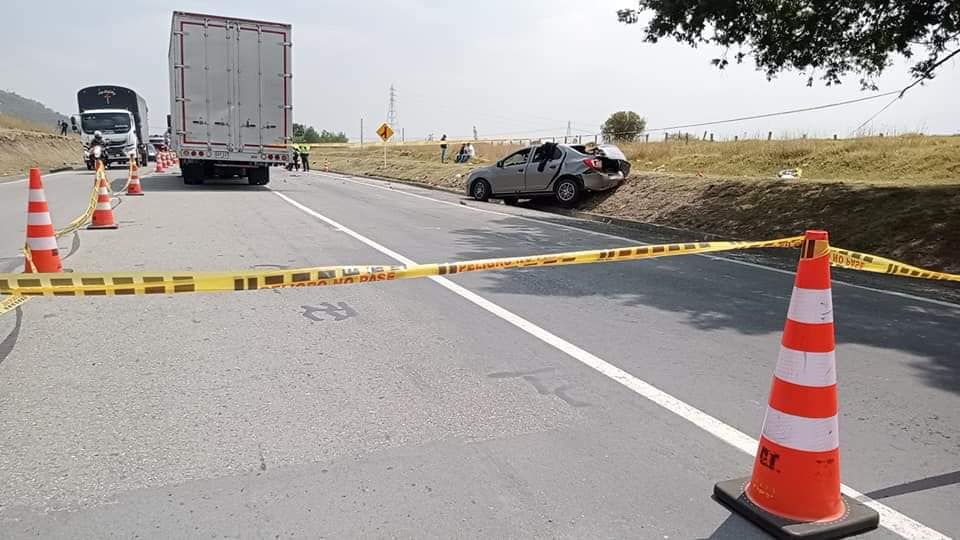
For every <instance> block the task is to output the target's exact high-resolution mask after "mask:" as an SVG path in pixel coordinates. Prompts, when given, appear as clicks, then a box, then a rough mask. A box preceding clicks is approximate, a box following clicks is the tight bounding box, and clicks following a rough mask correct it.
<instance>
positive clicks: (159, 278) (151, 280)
mask: <svg viewBox="0 0 960 540" xmlns="http://www.w3.org/2000/svg"><path fill="white" fill-rule="evenodd" d="M163 281H164V280H163V276H143V282H144V283H163Z"/></svg>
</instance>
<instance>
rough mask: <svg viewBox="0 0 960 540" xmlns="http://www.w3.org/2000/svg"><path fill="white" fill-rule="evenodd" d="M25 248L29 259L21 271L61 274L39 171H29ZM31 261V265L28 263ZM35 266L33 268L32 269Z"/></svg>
mask: <svg viewBox="0 0 960 540" xmlns="http://www.w3.org/2000/svg"><path fill="white" fill-rule="evenodd" d="M27 247H28V248H30V258H29V259H27V261H26V264H25V266H24V269H23V271H24V272H26V273H32V272H63V264H62V263H61V262H60V251H59V249H58V248H57V234H56V232H55V231H54V229H53V221H52V220H51V219H50V207H49V206H48V205H47V196H46V195H45V194H44V192H43V180H41V178H40V169H37V168H33V169H30V195H29V197H28V198H27ZM31 260H33V265H31V264H30V261H31ZM34 266H35V268H34Z"/></svg>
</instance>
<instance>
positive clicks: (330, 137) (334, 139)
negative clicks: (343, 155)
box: [320, 130, 349, 143]
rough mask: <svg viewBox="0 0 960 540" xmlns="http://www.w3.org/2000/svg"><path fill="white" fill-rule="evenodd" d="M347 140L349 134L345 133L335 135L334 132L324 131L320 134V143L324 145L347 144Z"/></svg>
mask: <svg viewBox="0 0 960 540" xmlns="http://www.w3.org/2000/svg"><path fill="white" fill-rule="evenodd" d="M348 140H349V139H347V134H346V133H344V132H342V131H341V132H339V133H334V132H332V131H327V130H323V131H321V132H320V142H323V143H345V142H347V141H348Z"/></svg>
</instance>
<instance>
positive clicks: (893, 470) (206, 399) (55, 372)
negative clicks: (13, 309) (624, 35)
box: [0, 171, 960, 539]
mask: <svg viewBox="0 0 960 540" xmlns="http://www.w3.org/2000/svg"><path fill="white" fill-rule="evenodd" d="M121 176H122V173H121V172H120V171H113V172H112V173H111V177H112V178H114V179H116V182H115V185H116V186H117V187H119V184H120V182H121V179H120V177H121ZM89 182H90V174H88V173H85V172H84V173H67V174H61V175H57V176H52V177H48V178H47V182H46V184H47V197H48V199H49V200H50V201H51V210H52V212H53V214H54V215H53V218H54V222H55V223H56V224H63V223H66V222H68V221H70V219H72V218H73V217H74V216H75V215H76V214H78V213H79V212H80V211H82V209H83V208H84V207H85V205H86V195H87V193H88V191H87V190H88V189H89ZM143 185H144V189H145V191H146V192H147V195H146V196H145V197H141V198H128V199H125V200H124V202H123V203H122V204H121V205H120V206H119V207H118V208H117V210H116V213H117V218H118V220H119V222H120V225H121V226H120V228H119V229H118V230H115V231H81V232H80V233H78V235H77V236H76V237H75V238H69V237H68V238H64V239H61V248H62V251H63V252H64V253H65V254H66V253H70V256H69V257H68V258H67V259H66V261H65V262H64V266H65V267H67V268H70V269H75V270H80V269H82V270H90V271H95V270H119V269H135V270H138V269H232V268H250V267H254V266H259V267H293V266H314V265H327V264H381V263H382V264H397V263H398V260H400V262H409V261H410V260H412V261H416V262H442V261H448V260H463V259H470V258H481V257H497V256H507V255H523V254H532V253H544V252H551V251H569V250H578V249H593V248H600V247H617V246H623V245H629V244H631V243H636V242H641V241H658V242H659V241H664V240H674V241H681V240H686V239H687V238H685V237H684V235H683V234H682V233H678V232H669V231H667V232H665V231H656V232H651V233H649V234H647V233H643V232H637V231H629V230H624V229H618V228H612V227H608V226H603V225H598V224H595V223H585V222H581V221H578V220H574V219H569V218H562V217H557V216H554V215H549V214H542V213H539V212H536V211H533V210H529V209H524V208H512V207H511V208H507V207H503V206H500V205H491V204H480V203H474V202H464V201H461V200H460V199H459V197H457V196H456V195H453V194H448V193H441V192H431V191H425V190H420V189H417V188H411V187H408V186H402V185H398V184H393V185H388V184H386V183H383V182H375V181H371V180H362V179H356V178H347V177H339V176H335V175H324V174H322V173H314V174H311V175H296V174H294V175H289V174H286V173H282V172H275V173H274V181H273V183H271V185H270V186H268V187H255V188H254V187H250V186H246V185H243V184H239V183H227V182H225V183H222V184H220V185H213V186H199V187H197V186H184V185H183V184H182V182H181V181H180V179H179V178H177V177H174V176H171V175H160V176H151V177H147V178H145V179H144V180H143ZM268 188H269V189H268ZM25 201H26V185H25V184H24V183H22V182H21V183H19V184H0V270H9V269H18V268H19V266H20V265H22V260H21V259H19V257H18V255H17V249H18V248H19V246H20V245H22V241H23V229H24V225H23V222H24V211H25V205H26V202H25ZM748 256H749V257H750V262H749V263H746V264H745V263H744V262H742V261H740V260H730V259H727V258H724V257H701V256H685V257H678V258H671V259H659V260H652V261H636V262H623V263H611V264H597V265H589V266H578V267H565V268H541V269H527V270H518V271H504V272H490V273H483V274H463V275H456V276H453V277H451V279H450V280H449V281H445V280H427V279H423V280H415V281H403V282H392V283H377V284H367V285H362V286H347V287H333V288H325V289H319V288H318V289H289V290H277V291H260V292H248V293H236V294H210V295H182V296H175V297H116V298H57V299H46V298H38V299H33V300H31V301H30V302H28V303H27V304H25V305H24V306H23V307H22V309H21V311H20V312H18V313H16V314H13V313H11V314H7V315H6V316H4V317H2V318H0V433H3V436H2V437H0V537H4V538H7V537H10V538H19V537H35V536H41V537H62V538H68V537H69V538H76V537H104V536H112V537H133V536H140V537H199V536H204V537H209V536H214V537H221V536H230V537H276V536H308V537H431V538H450V537H497V538H501V537H502V538H513V537H579V538H624V537H629V538H657V539H661V538H762V537H763V536H762V535H761V534H760V533H758V532H757V530H756V529H754V528H753V527H752V526H751V525H749V524H748V523H746V522H745V521H743V520H742V519H741V518H739V517H738V516H736V515H731V514H730V512H728V511H727V510H726V509H724V508H723V507H721V506H720V505H719V504H717V503H716V502H714V501H712V500H711V498H710V495H711V492H712V486H713V484H714V483H715V482H716V481H719V480H724V479H729V478H733V477H738V476H745V475H747V474H749V471H750V467H751V465H752V457H751V456H750V455H748V454H747V453H745V452H744V451H742V450H741V449H738V448H737V445H736V442H737V441H736V440H735V439H736V437H735V436H721V437H718V436H716V435H715V434H711V433H709V432H708V431H706V430H704V429H703V428H702V427H701V426H700V425H698V424H697V423H696V422H691V421H690V419H689V418H685V417H683V416H682V415H678V414H677V413H676V410H677V408H676V407H673V409H671V407H670V406H664V405H663V403H660V404H658V402H657V399H648V397H644V396H643V395H641V394H640V393H638V390H637V384H639V383H637V384H634V385H633V386H632V387H631V386H630V385H624V384H621V383H620V382H617V381H615V380H613V379H611V378H610V377H609V376H607V375H605V374H604V373H602V371H603V369H600V370H599V371H598V364H597V363H598V362H600V363H602V364H603V365H609V366H615V368H619V369H621V370H623V371H624V372H626V374H628V375H627V376H628V377H632V379H631V380H634V381H641V382H646V383H649V384H651V385H653V386H655V387H656V388H659V389H660V390H662V391H663V392H666V394H669V396H672V397H674V398H676V399H677V400H680V402H682V403H685V404H688V405H690V406H693V407H696V408H697V409H699V410H700V411H703V412H705V413H707V414H709V415H711V416H712V417H714V418H716V419H718V420H720V421H722V422H723V423H725V424H726V425H728V426H730V428H731V432H732V433H734V434H735V433H736V430H739V431H741V432H743V433H745V434H747V435H748V436H749V437H756V436H757V435H758V432H759V428H760V423H761V421H762V412H763V407H764V404H765V402H766V399H767V391H768V388H769V384H770V377H771V375H772V370H773V365H774V363H775V360H776V354H777V349H778V343H779V332H780V331H781V329H782V326H783V320H784V316H785V313H786V308H787V304H788V301H789V294H790V290H791V284H792V276H790V275H789V273H785V272H783V271H782V270H779V269H780V268H782V267H783V261H784V258H785V257H788V256H789V254H787V255H784V254H769V253H760V252H757V253H751V254H749V255H748ZM843 278H844V280H845V281H848V282H850V283H851V285H841V284H836V285H835V288H834V303H835V312H836V318H837V334H838V336H837V337H838V349H837V357H838V362H839V366H838V369H839V372H840V377H839V378H840V399H841V420H840V422H841V423H840V426H841V445H842V446H841V449H842V453H843V480H844V483H845V484H847V485H849V486H851V487H852V488H854V489H857V490H859V491H860V492H863V493H866V494H867V495H868V496H869V497H871V498H873V499H875V500H876V501H878V502H879V503H882V504H883V505H885V506H886V507H889V508H891V509H892V510H893V511H894V513H893V514H892V515H893V516H894V517H893V520H892V521H891V520H885V523H886V524H887V525H889V526H892V527H904V526H910V525H911V524H910V522H907V521H904V520H901V519H900V517H898V516H901V515H902V516H906V517H908V518H911V519H912V520H915V521H916V522H917V523H918V524H919V527H920V528H918V529H914V532H915V533H917V534H915V535H913V536H914V537H918V538H919V537H921V536H919V533H932V531H939V532H940V533H942V534H944V535H948V536H956V535H960V516H958V514H957V503H956V501H958V500H960V358H958V352H957V351H958V350H960V349H958V347H957V336H958V335H960V332H958V331H960V305H955V304H952V303H951V302H949V301H943V300H942V299H943V298H949V297H950V296H949V294H948V293H951V294H952V293H954V292H955V289H946V288H945V289H943V294H937V289H936V287H934V288H932V289H931V287H930V286H929V285H924V288H923V290H922V291H919V292H922V293H923V294H928V295H929V294H931V293H930V291H931V290H932V291H933V293H932V297H931V298H932V299H926V298H923V297H920V296H914V295H912V294H911V293H910V292H909V287H908V288H907V292H906V293H905V294H904V292H903V291H904V285H903V284H902V281H903V280H902V279H901V280H899V281H898V282H897V284H896V288H897V290H898V291H900V294H898V295H893V294H886V293H883V292H877V291H874V290H870V289H868V288H863V287H860V286H858V285H867V286H869V287H870V288H874V289H875V288H878V287H879V288H882V286H883V284H884V281H883V280H893V279H895V278H882V279H881V280H880V281H877V279H876V278H869V280H865V281H863V282H862V283H861V282H859V281H857V280H858V277H857V276H856V275H850V274H844V276H843ZM891 287H892V288H893V286H891ZM660 401H661V402H662V401H663V400H660ZM741 442H742V441H741ZM904 519H906V518H904ZM924 527H926V528H924ZM868 536H869V537H870V538H888V537H895V535H894V534H893V533H892V532H891V531H890V530H889V529H881V530H879V531H877V532H875V533H871V534H870V535H868Z"/></svg>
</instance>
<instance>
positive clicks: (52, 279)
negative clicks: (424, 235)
mask: <svg viewBox="0 0 960 540" xmlns="http://www.w3.org/2000/svg"><path fill="white" fill-rule="evenodd" d="M802 241H803V237H802V236H795V237H790V238H781V239H778V240H767V241H760V242H691V243H683V244H659V245H647V246H633V247H624V248H617V249H598V250H591V251H574V252H568V253H556V254H552V255H535V256H529V257H505V258H498V259H480V260H473V261H465V262H456V263H443V264H419V265H415V266H330V267H314V268H297V269H292V270H279V271H278V270H241V271H233V272H110V273H71V274H13V273H7V274H0V294H4V295H21V296H41V295H42V296H122V295H134V294H176V293H193V292H224V291H245V290H256V289H279V288H292V287H321V286H327V285H349V284H354V283H367V282H375V281H394V280H399V279H412V278H420V277H427V276H443V275H450V274H458V273H463V272H481V271H486V270H500V269H507V268H530V267H541V266H563V265H572V264H590V263H597V262H612V261H629V260H637V259H653V258H657V257H670V256H675V255H688V254H694V253H710V252H717V251H728V250H734V249H750V248H797V247H800V244H801V243H802Z"/></svg>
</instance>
